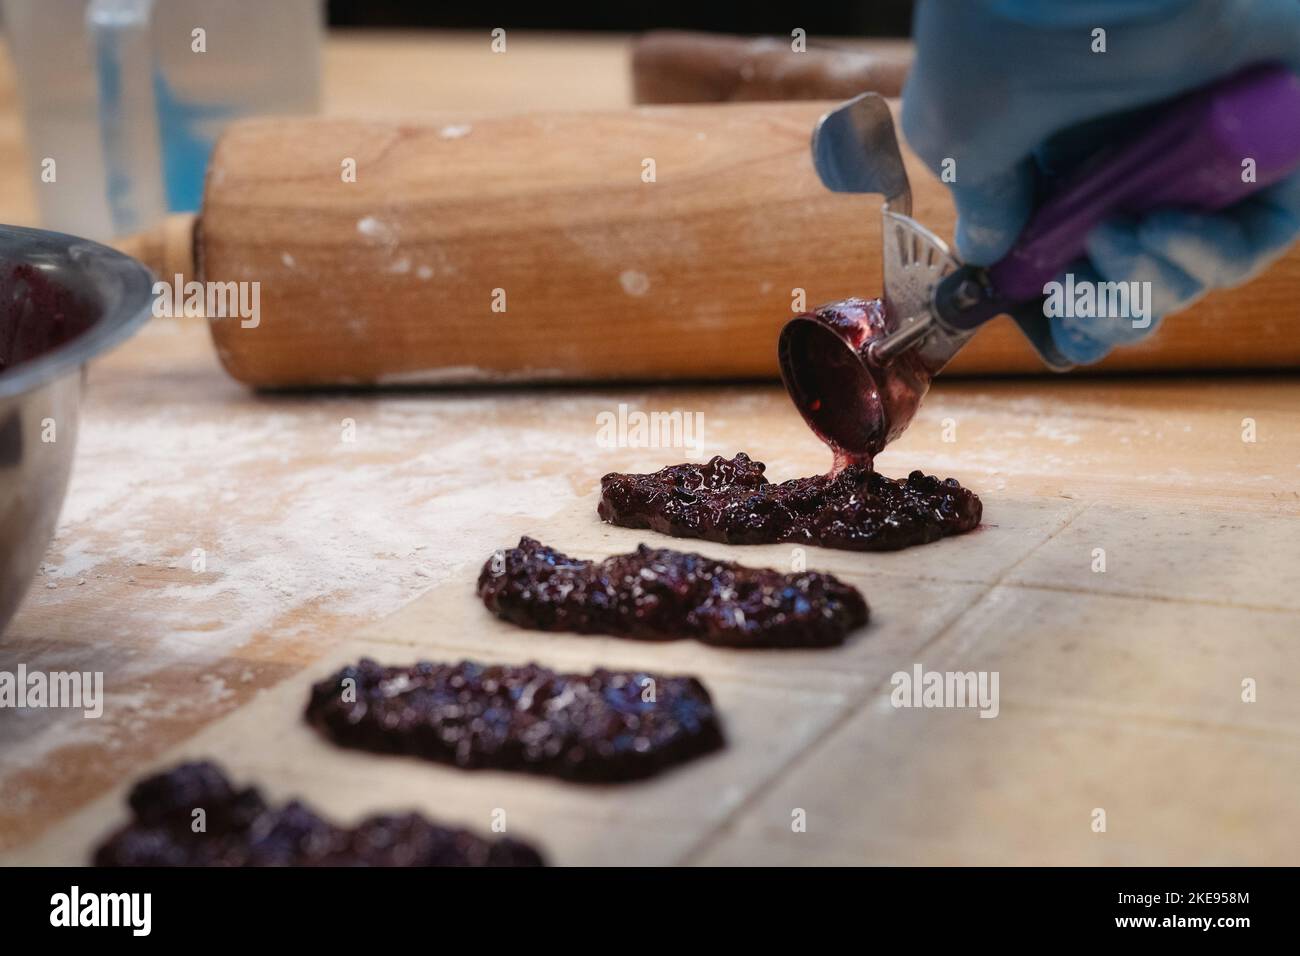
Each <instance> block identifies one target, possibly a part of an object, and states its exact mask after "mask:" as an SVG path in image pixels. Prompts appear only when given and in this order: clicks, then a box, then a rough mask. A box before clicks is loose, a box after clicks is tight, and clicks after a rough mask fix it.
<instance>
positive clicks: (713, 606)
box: [478, 538, 868, 647]
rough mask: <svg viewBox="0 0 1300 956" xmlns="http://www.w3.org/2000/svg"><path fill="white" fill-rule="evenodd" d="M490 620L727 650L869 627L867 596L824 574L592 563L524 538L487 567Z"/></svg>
mask: <svg viewBox="0 0 1300 956" xmlns="http://www.w3.org/2000/svg"><path fill="white" fill-rule="evenodd" d="M478 593H479V596H480V597H481V598H482V599H483V603H484V604H485V605H487V608H488V610H489V611H491V612H492V613H493V614H495V615H496V616H497V617H499V618H502V619H503V620H506V621H509V622H511V623H512V624H518V625H519V626H520V627H528V628H533V629H535V630H539V631H577V632H579V633H583V634H615V635H618V636H621V637H638V638H646V639H650V640H668V639H672V638H678V637H693V638H696V639H697V640H700V641H703V642H704V643H706V644H714V645H717V646H722V647H829V646H833V645H835V644H840V643H843V641H844V637H845V635H846V634H848V633H849V632H850V631H852V630H854V629H855V628H859V627H861V626H862V625H864V624H866V623H867V614H868V611H867V602H866V601H865V600H863V597H862V595H861V594H860V593H859V592H858V590H857V588H855V587H853V586H851V585H848V584H845V583H843V582H842V581H840V580H838V579H837V578H835V577H832V576H831V575H829V574H818V573H816V572H814V571H807V572H801V573H796V574H783V573H781V572H779V571H772V570H768V569H766V568H747V567H745V566H744V565H741V564H736V563H735V562H732V561H718V560H716V559H714V558H706V557H704V556H703V555H700V554H687V553H683V552H681V551H670V550H668V549H666V548H647V547H646V546H645V545H640V546H639V547H638V548H637V549H636V551H633V552H632V553H630V554H618V555H614V556H613V557H611V558H606V559H605V560H604V561H599V562H597V561H583V560H580V559H578V558H571V557H569V556H568V555H566V554H561V553H560V552H558V551H556V550H554V549H553V548H548V547H546V546H545V545H544V544H542V543H541V542H539V541H535V540H534V539H532V538H520V539H519V546H518V547H517V548H510V549H508V550H506V551H502V552H498V553H497V554H496V555H494V556H493V557H492V558H491V559H489V560H488V562H487V563H486V564H485V565H484V566H483V571H482V573H481V574H480V575H479V578H478Z"/></svg>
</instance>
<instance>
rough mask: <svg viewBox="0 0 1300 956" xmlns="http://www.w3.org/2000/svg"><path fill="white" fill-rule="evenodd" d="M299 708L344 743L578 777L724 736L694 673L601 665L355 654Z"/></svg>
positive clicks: (695, 750) (691, 752) (628, 768)
mask: <svg viewBox="0 0 1300 956" xmlns="http://www.w3.org/2000/svg"><path fill="white" fill-rule="evenodd" d="M345 680H346V681H350V682H351V683H349V684H347V685H346V687H349V688H351V692H350V693H348V694H345V692H344V691H345V684H344V681H345ZM306 717H307V721H308V723H310V724H312V725H313V726H314V727H316V728H317V729H318V730H319V731H320V732H321V733H323V734H324V735H325V736H326V737H328V738H329V739H330V740H332V741H334V742H335V743H337V744H341V745H343V746H345V747H358V748H360V749H363V750H371V751H377V752H380V753H396V754H410V755H413V756H417V757H423V758H425V759H427V760H435V761H438V762H440V763H449V764H453V765H455V766H457V767H461V768H465V769H479V768H488V769H496V770H521V771H527V772H530V773H539V774H548V775H550V776H555V777H560V778H563V779H566V780H576V781H583V782H614V781H622V780H635V779H638V778H641V777H648V776H650V775H652V774H655V773H658V772H659V771H660V770H663V769H664V768H666V767H669V766H671V765H673V764H677V763H681V762H682V761H685V760H688V759H690V758H692V757H694V756H697V755H699V754H704V753H708V752H709V751H712V750H716V749H718V748H719V747H721V746H722V745H723V738H722V729H721V726H720V724H719V721H718V716H717V714H716V713H715V712H714V709H713V702H712V700H711V699H710V698H709V692H708V691H707V690H705V688H704V685H703V684H701V683H700V682H699V681H698V680H696V679H695V678H693V677H668V676H664V675H659V674H650V673H638V672H622V671H608V670H604V669H603V668H602V669H599V670H597V671H595V672H593V673H591V674H559V673H556V672H555V671H552V670H547V669H546V668H545V667H541V666H539V665H537V664H525V665H522V666H498V665H484V664H478V663H475V662H473V661H461V662H460V663H457V664H440V663H430V662H428V661H421V662H420V663H418V664H415V665H413V666H410V667H385V666H383V665H381V664H378V663H376V662H375V661H372V660H369V659H365V658H363V659H362V660H361V661H360V662H359V663H357V664H356V665H354V666H351V667H345V668H344V669H343V670H341V671H339V672H338V673H337V674H335V675H333V676H332V677H329V678H327V679H326V680H323V681H321V682H320V683H318V684H316V685H315V686H314V687H313V688H312V691H311V700H310V702H309V703H308V705H307V714H306Z"/></svg>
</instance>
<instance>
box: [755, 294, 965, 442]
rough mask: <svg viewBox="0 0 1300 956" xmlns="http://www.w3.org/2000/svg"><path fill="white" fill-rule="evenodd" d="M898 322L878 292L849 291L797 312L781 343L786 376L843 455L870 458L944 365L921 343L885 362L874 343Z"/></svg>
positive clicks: (812, 422) (799, 404)
mask: <svg viewBox="0 0 1300 956" xmlns="http://www.w3.org/2000/svg"><path fill="white" fill-rule="evenodd" d="M897 327H898V324H897V318H896V317H893V316H891V315H890V314H889V313H888V310H887V309H886V307H885V305H884V303H883V302H881V301H880V300H879V299H844V300H842V301H839V302H830V303H827V304H826V305H822V306H818V307H817V308H816V309H814V310H813V311H811V312H807V313H804V314H803V315H799V316H797V317H795V318H794V319H792V320H791V321H790V323H789V324H788V325H787V326H786V327H785V329H784V330H782V333H781V339H780V343H779V347H778V348H779V357H780V363H781V376H782V378H783V380H784V381H785V386H786V390H787V391H788V392H789V393H790V398H791V399H792V400H793V401H794V404H795V407H796V408H797V409H798V410H799V414H800V415H802V416H803V418H804V421H806V422H807V423H808V427H809V428H811V429H812V430H813V432H814V433H816V435H817V436H818V437H819V438H820V439H821V440H822V441H824V442H826V444H827V445H828V446H830V448H831V450H832V452H834V453H835V455H836V456H837V458H839V457H841V456H845V457H848V458H853V459H856V460H857V461H859V462H863V463H866V464H867V465H868V466H869V465H870V463H871V459H872V458H873V457H874V456H875V455H877V454H879V453H880V452H881V450H882V449H884V447H885V446H886V445H888V444H889V443H890V442H892V441H893V440H894V439H896V438H897V437H898V436H899V435H901V434H902V433H903V432H904V431H905V430H906V429H907V426H908V425H909V424H911V421H912V418H913V416H915V415H916V410H917V408H918V407H919V406H920V404H921V400H922V399H923V398H924V397H925V394H926V392H927V391H929V388H930V380H931V379H932V378H933V377H934V374H935V373H936V372H937V371H938V370H939V369H940V368H942V366H943V362H942V361H937V360H934V356H933V355H931V354H930V352H929V351H928V350H926V349H922V348H914V349H910V350H908V351H905V352H902V353H901V354H899V355H897V356H895V357H894V358H893V359H892V360H891V361H890V362H888V364H885V365H879V364H877V363H876V362H875V361H873V359H872V358H871V357H870V356H871V353H870V346H871V344H872V343H873V342H875V341H878V340H880V339H882V338H884V337H885V336H886V335H888V334H889V333H891V332H893V331H895V330H896V329H897Z"/></svg>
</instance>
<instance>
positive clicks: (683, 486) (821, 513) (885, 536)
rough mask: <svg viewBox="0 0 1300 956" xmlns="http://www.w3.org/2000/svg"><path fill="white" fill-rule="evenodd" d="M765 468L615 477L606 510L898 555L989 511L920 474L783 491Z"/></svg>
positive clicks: (615, 520) (757, 539) (608, 516)
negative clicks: (902, 549)
mask: <svg viewBox="0 0 1300 956" xmlns="http://www.w3.org/2000/svg"><path fill="white" fill-rule="evenodd" d="M764 468H765V466H764V465H763V463H762V462H761V461H751V460H750V458H749V456H748V455H746V454H745V453H744V452H741V453H739V454H737V455H736V457H735V458H731V459H726V458H723V457H722V456H720V455H719V456H717V457H715V458H713V459H711V460H710V461H709V462H707V463H706V464H703V465H695V464H684V465H671V466H669V467H667V468H662V469H660V470H659V471H657V472H655V473H653V474H649V475H621V474H610V475H606V476H605V477H604V478H602V479H601V480H600V488H601V495H600V505H599V506H598V508H597V512H598V513H599V514H600V517H601V518H603V519H604V520H605V521H607V522H609V523H610V524H617V525H622V526H623V527H625V528H649V529H651V530H652V531H658V532H661V533H663V534H670V535H673V536H674V537H678V538H704V539H706V540H709V541H724V542H726V543H728V544H771V543H773V542H778V541H794V542H798V543H801V544H815V545H821V546H823V547H827V548H843V549H846V550H849V551H895V550H897V549H899V548H907V547H911V546H912V545H914V544H926V543H928V542H930V541H937V540H938V539H939V538H942V537H945V536H947V535H951V534H962V533H964V532H967V531H970V530H971V529H973V528H975V527H977V526H978V525H979V523H980V514H981V513H982V511H983V508H982V506H981V505H980V500H979V498H978V497H976V496H975V494H974V493H973V492H971V491H968V490H967V489H965V488H963V487H962V486H961V485H959V484H958V483H957V481H956V480H955V479H953V478H947V479H943V480H940V479H939V478H935V477H932V476H930V475H923V474H922V473H921V472H919V471H914V472H912V473H911V474H910V475H908V476H907V478H906V479H905V480H904V479H900V480H894V479H892V478H885V477H883V476H881V475H878V474H876V473H875V472H873V471H871V470H870V469H868V468H866V467H864V466H862V465H861V464H854V463H849V464H846V465H845V466H844V467H843V468H842V469H840V470H839V471H837V472H833V473H831V474H829V475H815V476H814V477H812V478H795V479H793V480H791V481H783V482H781V483H780V484H779V485H776V484H772V483H771V482H769V481H768V480H767V478H766V477H764V475H763V470H764Z"/></svg>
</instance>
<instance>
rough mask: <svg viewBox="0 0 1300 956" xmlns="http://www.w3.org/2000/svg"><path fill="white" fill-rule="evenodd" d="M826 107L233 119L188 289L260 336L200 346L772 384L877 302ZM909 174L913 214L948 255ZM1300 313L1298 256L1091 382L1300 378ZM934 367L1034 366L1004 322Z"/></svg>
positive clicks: (453, 373)
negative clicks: (830, 331)
mask: <svg viewBox="0 0 1300 956" xmlns="http://www.w3.org/2000/svg"><path fill="white" fill-rule="evenodd" d="M829 105H830V104H828V103H824V102H822V103H817V102H807V103H758V104H718V105H704V106H680V107H643V108H637V109H629V110H626V111H619V112H606V113H583V114H578V113H555V114H532V115H526V116H494V117H472V118H468V119H466V118H457V119H455V120H447V121H445V122H443V121H438V122H434V121H421V122H413V123H407V124H401V125H399V124H395V123H388V122H362V121H347V120H334V119H303V120H286V119H274V120H255V121H247V122H242V123H237V124H235V125H233V126H232V127H231V128H230V129H229V131H228V132H227V133H226V135H225V136H224V137H223V138H222V139H221V141H220V143H219V144H218V146H217V149H216V152H215V154H214V156H213V159H212V164H211V168H210V170H209V173H208V181H207V190H206V196H205V201H204V207H203V211H202V216H201V220H200V222H199V224H198V228H197V229H196V230H195V234H194V235H195V238H194V252H195V255H196V259H197V267H198V270H199V274H200V278H202V279H204V280H208V281H215V282H258V283H260V316H259V319H260V321H259V322H258V324H257V325H256V327H253V328H249V327H245V323H241V321H240V320H239V319H238V318H237V317H236V318H210V322H211V329H212V337H213V341H214V343H215V345H216V348H217V352H218V354H219V356H220V358H221V361H222V362H223V363H224V364H225V367H226V368H227V369H228V370H229V372H230V374H231V375H233V376H234V377H235V378H237V379H239V380H240V381H243V382H247V383H249V384H251V385H255V386H267V387H277V386H304V385H338V384H383V383H447V384H460V383H473V382H503V381H590V380H614V379H669V378H674V379H682V378H694V379H705V380H715V379H725V378H748V377H762V378H771V377H774V376H775V375H776V372H777V366H776V339H777V333H778V331H779V329H780V328H781V326H782V324H783V323H784V322H785V321H786V320H787V319H788V318H789V316H790V315H791V314H792V312H793V311H797V310H798V309H799V308H800V307H801V306H807V307H811V306H814V305H816V304H818V303H821V302H826V301H830V300H834V299H839V298H843V297H846V296H850V295H865V296H872V295H878V294H879V292H880V286H881V260H880V221H879V205H880V200H879V199H878V198H876V197H867V196H861V197H858V196H844V195H834V194H831V193H829V192H827V191H826V190H825V189H824V188H822V186H821V185H820V183H819V181H818V180H817V178H816V176H815V174H814V172H813V170H812V166H811V162H810V160H809V153H808V140H809V132H810V130H811V128H812V125H813V122H814V120H815V119H816V118H817V117H818V116H819V115H820V114H821V113H822V112H823V111H824V110H825V109H827V108H828V106H829ZM648 160H652V161H653V163H652V164H650V163H647V161H648ZM350 161H355V169H356V177H355V182H349V181H345V178H346V177H345V176H344V175H343V173H344V172H345V171H346V169H347V168H348V167H349V165H350ZM907 161H908V166H909V172H910V175H911V177H912V184H913V189H914V193H915V197H914V198H915V215H916V217H917V218H918V219H919V220H920V221H921V222H923V223H925V224H926V225H928V226H930V227H931V228H932V229H934V230H935V231H936V232H938V233H939V234H940V235H951V232H952V225H953V211H952V205H951V201H950V199H949V196H948V192H947V190H946V189H945V188H944V187H943V186H942V185H941V184H940V183H938V182H937V181H936V180H935V179H934V178H933V177H932V176H931V175H930V173H929V172H927V171H926V170H925V169H924V168H923V167H922V166H921V165H920V163H919V162H918V161H917V160H915V158H913V157H911V156H910V155H909V156H908V157H907ZM652 174H653V175H652ZM186 235H187V234H186V232H185V230H184V227H183V226H182V227H180V228H178V229H177V230H175V232H174V238H178V239H179V241H181V242H182V243H183V242H185V241H186V240H185V236H186ZM163 245H164V247H165V249H166V250H170V251H165V252H162V253H158V254H159V255H170V256H171V258H172V260H173V262H175V261H176V260H178V259H180V258H184V256H183V255H181V256H178V255H177V254H176V252H175V250H174V249H172V248H171V247H169V246H167V245H166V244H163ZM157 251H158V250H157V249H155V252H157ZM160 264H161V262H160V261H159V260H155V266H157V265H160ZM158 271H160V272H161V273H162V274H164V275H167V276H168V277H170V276H171V275H172V272H173V269H172V267H171V266H168V265H163V266H162V268H161V269H159V270H158ZM179 271H186V270H184V269H181V270H179ZM797 290H803V293H802V299H803V301H802V303H801V302H800V301H798V299H799V292H798V291H797ZM1297 298H1300V250H1293V251H1292V252H1291V253H1290V254H1289V255H1288V256H1287V257H1286V258H1285V259H1284V260H1283V261H1281V262H1280V263H1278V264H1276V265H1275V266H1274V267H1273V268H1272V269H1271V270H1270V271H1269V272H1268V273H1267V274H1266V275H1265V276H1263V277H1261V278H1259V279H1257V280H1256V281H1255V282H1253V283H1252V284H1251V285H1249V286H1248V287H1245V288H1243V289H1240V290H1237V291H1233V292H1227V293H1220V294H1217V295H1214V296H1211V297H1209V298H1208V299H1206V300H1203V302H1202V303H1200V304H1198V305H1197V306H1195V307H1194V309H1192V310H1191V313H1192V314H1188V315H1183V316H1179V317H1175V318H1172V319H1171V320H1169V321H1168V322H1167V323H1166V325H1165V327H1164V328H1162V329H1161V330H1160V331H1159V332H1158V333H1157V334H1155V335H1154V336H1153V337H1152V338H1151V339H1149V340H1148V341H1147V342H1146V343H1143V344H1141V345H1138V346H1135V347H1132V348H1127V349H1121V350H1119V351H1117V352H1116V353H1114V355H1113V356H1112V357H1111V358H1110V359H1108V360H1107V361H1106V362H1105V363H1104V364H1103V366H1102V367H1103V368H1106V369H1112V370H1114V369H1153V368H1158V369H1198V368H1223V367H1245V366H1254V367H1261V366H1272V367H1280V366H1297V365H1300V334H1297V333H1300V312H1298V310H1297V309H1296V307H1295V303H1296V301H1297ZM950 369H951V371H953V372H958V373H988V372H998V373H1002V372H1040V371H1042V368H1041V365H1040V364H1039V362H1038V360H1037V358H1036V357H1035V356H1034V354H1033V352H1032V350H1031V349H1030V348H1029V347H1028V346H1027V345H1026V344H1025V343H1024V342H1023V341H1022V340H1021V337H1020V334H1019V332H1018V331H1016V329H1015V327H1014V326H1013V325H1012V324H1011V323H1010V322H1009V321H1008V320H1006V319H999V320H996V321H994V322H992V323H990V324H989V325H988V326H986V327H985V328H984V329H982V330H981V331H980V333H979V335H978V336H976V338H975V340H974V341H973V342H972V343H971V344H970V345H969V346H967V348H966V349H965V350H964V351H963V352H962V353H960V354H959V355H958V357H957V359H956V360H955V361H954V363H953V364H952V366H950Z"/></svg>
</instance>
